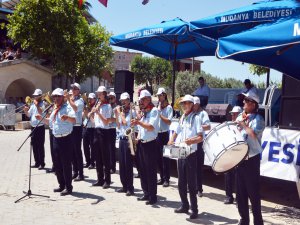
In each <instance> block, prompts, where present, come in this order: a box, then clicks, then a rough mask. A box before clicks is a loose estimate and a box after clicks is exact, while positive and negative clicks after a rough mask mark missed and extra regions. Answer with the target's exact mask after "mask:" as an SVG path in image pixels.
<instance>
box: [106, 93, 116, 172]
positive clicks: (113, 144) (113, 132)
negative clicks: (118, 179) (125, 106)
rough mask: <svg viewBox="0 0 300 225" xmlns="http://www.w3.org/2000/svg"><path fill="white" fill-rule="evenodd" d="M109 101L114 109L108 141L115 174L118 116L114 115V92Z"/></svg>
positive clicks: (111, 168)
mask: <svg viewBox="0 0 300 225" xmlns="http://www.w3.org/2000/svg"><path fill="white" fill-rule="evenodd" d="M108 100H109V103H110V106H111V108H112V115H111V121H110V123H109V129H108V131H109V138H110V140H109V141H108V143H109V147H110V150H109V152H110V172H111V173H115V172H116V137H117V131H116V127H117V124H116V116H115V115H114V113H115V110H114V109H115V108H116V107H117V103H116V94H115V93H114V92H109V94H108Z"/></svg>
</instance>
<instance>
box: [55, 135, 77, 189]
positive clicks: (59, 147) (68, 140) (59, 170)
mask: <svg viewBox="0 0 300 225" xmlns="http://www.w3.org/2000/svg"><path fill="white" fill-rule="evenodd" d="M72 141H73V138H72V135H71V134H70V135H68V136H66V137H60V138H56V137H53V152H54V158H55V160H54V167H55V172H56V177H57V181H58V184H59V186H60V187H61V188H65V189H67V190H69V191H71V190H72V189H73V187H72V154H73V146H72Z"/></svg>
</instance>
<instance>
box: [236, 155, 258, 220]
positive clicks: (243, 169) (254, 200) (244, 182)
mask: <svg viewBox="0 0 300 225" xmlns="http://www.w3.org/2000/svg"><path fill="white" fill-rule="evenodd" d="M236 178H237V179H236V180H237V204H238V211H239V214H240V216H241V220H242V225H249V205H248V198H249V199H250V202H251V206H252V213H253V218H254V221H253V222H254V225H262V224H263V219H262V215H261V202H260V190H259V189H260V155H259V154H258V155H256V156H254V157H251V158H249V159H248V160H244V161H243V162H242V163H241V164H240V165H239V166H238V167H237V168H236Z"/></svg>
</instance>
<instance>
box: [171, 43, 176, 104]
mask: <svg viewBox="0 0 300 225" xmlns="http://www.w3.org/2000/svg"><path fill="white" fill-rule="evenodd" d="M176 55H177V43H175V54H174V60H173V77H172V78H173V79H172V104H171V105H172V107H174V103H175V76H176V70H177V65H176Z"/></svg>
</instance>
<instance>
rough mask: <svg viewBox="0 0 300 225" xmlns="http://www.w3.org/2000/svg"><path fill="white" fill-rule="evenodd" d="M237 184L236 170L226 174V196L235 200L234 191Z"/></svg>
mask: <svg viewBox="0 0 300 225" xmlns="http://www.w3.org/2000/svg"><path fill="white" fill-rule="evenodd" d="M234 183H235V169H232V170H230V171H229V172H227V173H226V174H225V193H226V196H227V197H229V198H232V199H233V189H234Z"/></svg>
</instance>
